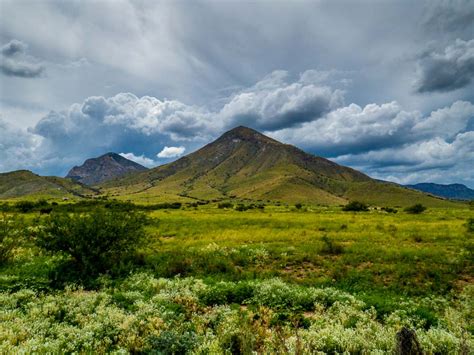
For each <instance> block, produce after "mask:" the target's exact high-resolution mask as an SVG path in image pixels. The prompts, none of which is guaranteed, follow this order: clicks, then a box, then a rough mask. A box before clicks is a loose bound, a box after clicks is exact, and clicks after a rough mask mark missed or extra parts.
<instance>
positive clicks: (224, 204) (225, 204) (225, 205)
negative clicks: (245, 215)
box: [217, 202, 234, 208]
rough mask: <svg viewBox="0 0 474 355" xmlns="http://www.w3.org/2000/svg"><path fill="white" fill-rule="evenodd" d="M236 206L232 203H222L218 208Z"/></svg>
mask: <svg viewBox="0 0 474 355" xmlns="http://www.w3.org/2000/svg"><path fill="white" fill-rule="evenodd" d="M233 207H234V204H233V203H230V202H221V203H219V204H218V205H217V208H233Z"/></svg>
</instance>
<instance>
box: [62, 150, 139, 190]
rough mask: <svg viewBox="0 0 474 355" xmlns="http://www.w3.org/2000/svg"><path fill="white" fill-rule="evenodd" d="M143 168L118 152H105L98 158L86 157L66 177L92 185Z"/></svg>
mask: <svg viewBox="0 0 474 355" xmlns="http://www.w3.org/2000/svg"><path fill="white" fill-rule="evenodd" d="M144 170H147V168H145V167H144V166H142V165H140V164H138V163H135V162H134V161H131V160H129V159H126V158H124V157H122V156H121V155H119V154H116V153H107V154H104V155H101V156H100V157H98V158H91V159H87V160H86V161H85V162H84V164H82V165H81V166H75V167H74V168H72V169H71V170H70V171H69V173H68V174H67V175H66V178H69V179H72V180H75V181H77V182H80V183H82V184H86V185H90V186H92V185H97V184H100V183H101V182H104V181H107V180H110V179H114V178H117V177H120V176H123V175H126V174H129V173H132V172H138V171H144Z"/></svg>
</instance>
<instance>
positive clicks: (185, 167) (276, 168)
mask: <svg viewBox="0 0 474 355" xmlns="http://www.w3.org/2000/svg"><path fill="white" fill-rule="evenodd" d="M101 189H102V191H103V192H104V193H105V194H108V195H111V196H114V197H116V198H123V199H132V200H134V201H137V202H147V201H155V200H164V199H179V200H187V199H207V200H209V199H227V198H240V199H252V200H272V201H285V202H290V203H294V202H305V203H314V204H324V205H336V204H344V203H346V202H347V201H348V200H353V199H358V200H362V201H365V202H368V203H371V204H377V205H399V206H406V205H411V204H413V203H415V202H420V203H423V204H426V205H428V206H446V205H447V204H449V202H447V201H445V200H442V199H437V198H433V197H431V196H428V195H426V194H423V193H419V192H416V191H413V190H409V189H406V188H404V187H401V186H399V185H396V184H393V183H386V182H382V181H378V180H374V179H371V178H370V177H369V176H367V175H365V174H363V173H361V172H359V171H356V170H354V169H351V168H348V167H344V166H341V165H338V164H336V163H334V162H332V161H329V160H327V159H324V158H321V157H317V156H314V155H311V154H308V153H305V152H304V151H302V150H300V149H298V148H296V147H294V146H291V145H287V144H282V143H280V142H278V141H276V140H274V139H271V138H269V137H267V136H264V135H263V134H261V133H259V132H257V131H254V130H252V129H250V128H246V127H237V128H234V129H233V130H231V131H229V132H226V133H225V134H223V135H222V136H221V137H220V138H218V139H217V140H216V141H214V142H212V143H210V144H208V145H206V146H204V147H203V148H201V149H200V150H198V151H196V152H194V153H191V154H189V155H187V156H185V157H183V158H181V159H179V160H177V161H175V162H172V163H169V164H166V165H163V166H159V167H157V168H154V169H151V170H148V171H145V172H142V173H137V174H133V175H128V176H126V177H124V178H119V179H116V180H112V181H109V182H107V183H104V184H103V185H102V186H101Z"/></svg>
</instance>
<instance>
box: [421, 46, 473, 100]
mask: <svg viewBox="0 0 474 355" xmlns="http://www.w3.org/2000/svg"><path fill="white" fill-rule="evenodd" d="M417 76H418V78H417V80H416V83H415V87H416V90H417V91H418V92H420V93H425V92H433V91H441V92H442V91H452V90H456V89H459V88H462V87H465V86H467V85H469V84H470V83H471V81H472V78H473V77H474V39H472V40H470V41H463V40H462V39H457V40H456V41H455V43H454V44H452V45H449V46H447V47H446V48H445V49H444V51H442V52H430V53H425V54H423V55H422V56H421V57H420V58H419V60H418V72H417Z"/></svg>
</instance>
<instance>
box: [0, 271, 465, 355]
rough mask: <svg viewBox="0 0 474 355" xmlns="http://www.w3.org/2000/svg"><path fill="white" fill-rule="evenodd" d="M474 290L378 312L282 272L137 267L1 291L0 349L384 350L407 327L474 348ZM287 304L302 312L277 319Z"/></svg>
mask: <svg viewBox="0 0 474 355" xmlns="http://www.w3.org/2000/svg"><path fill="white" fill-rule="evenodd" d="M473 296H474V287H472V286H470V287H469V286H468V287H466V288H465V290H464V292H463V293H462V294H461V295H459V297H457V298H456V299H454V300H450V299H445V298H441V297H437V298H427V299H421V300H418V302H415V301H414V300H408V301H405V302H402V303H401V304H400V309H399V310H397V311H394V312H391V313H390V314H387V315H386V316H385V317H383V319H380V317H379V316H378V314H377V312H376V311H375V309H374V308H371V307H369V308H368V307H367V306H366V304H365V303H364V302H362V301H361V300H359V299H358V298H357V297H355V296H353V295H350V294H348V293H345V292H341V291H338V290H336V289H332V288H312V287H302V286H294V285H291V284H287V283H285V282H283V281H281V280H280V279H271V280H266V281H249V282H238V283H233V282H225V283H217V284H214V285H212V284H210V285H208V284H205V283H204V282H203V281H201V280H198V279H195V278H183V279H181V278H175V279H162V278H161V279H157V278H154V277H152V276H150V275H148V274H144V273H141V274H134V275H131V276H130V277H128V278H127V279H126V280H124V281H123V282H121V283H119V284H117V285H115V286H111V285H110V286H103V288H102V289H101V290H99V291H85V290H83V289H81V288H74V287H70V288H67V289H66V290H64V291H57V292H53V293H49V294H42V293H37V292H34V291H31V290H26V289H23V290H21V291H18V292H13V293H0V353H64V352H94V353H104V352H117V353H130V352H157V353H160V352H161V353H173V352H174V353H212V354H220V353H236V352H237V353H251V352H259V353H275V352H278V353H295V352H299V353H317V352H323V353H333V352H347V353H386V352H391V351H392V350H393V349H394V346H395V334H396V333H397V332H398V331H399V330H400V328H401V327H402V326H409V327H411V328H413V329H415V331H416V334H417V337H418V339H419V342H420V344H421V346H422V348H423V349H424V351H425V352H426V353H428V354H430V353H431V354H433V353H446V354H449V353H452V354H456V353H462V352H463V351H464V352H465V353H468V351H469V349H472V347H473V346H474V338H473V335H472V333H470V332H469V331H468V330H469V329H472V298H473ZM212 300H217V301H212ZM234 302H239V303H240V305H233V306H231V305H229V303H234ZM420 304H421V305H423V306H426V307H429V308H430V309H432V310H433V311H435V312H436V314H437V316H438V317H439V322H438V324H436V325H432V326H430V327H429V328H428V329H425V327H424V326H423V324H422V322H420V319H419V318H417V317H416V316H415V315H414V314H413V309H416V308H417V307H420ZM283 309H287V311H288V313H290V319H299V320H300V321H299V322H291V321H290V322H277V323H275V322H274V320H275V319H276V318H278V317H279V314H280V313H279V312H280V311H281V310H283ZM303 312H304V313H303ZM298 314H299V315H300V316H299V318H295V317H293V316H295V315H298ZM291 317H293V318H291ZM301 320H304V324H303V323H302V322H301ZM302 325H304V326H302ZM466 349H467V351H466Z"/></svg>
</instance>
